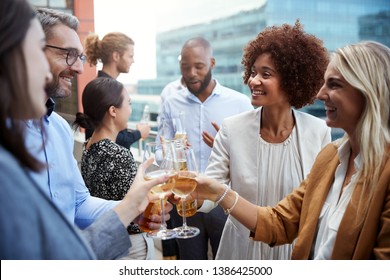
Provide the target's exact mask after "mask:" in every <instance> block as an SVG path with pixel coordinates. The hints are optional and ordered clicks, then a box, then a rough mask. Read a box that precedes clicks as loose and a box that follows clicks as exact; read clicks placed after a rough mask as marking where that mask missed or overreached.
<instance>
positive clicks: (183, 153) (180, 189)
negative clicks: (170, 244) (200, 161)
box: [172, 142, 199, 239]
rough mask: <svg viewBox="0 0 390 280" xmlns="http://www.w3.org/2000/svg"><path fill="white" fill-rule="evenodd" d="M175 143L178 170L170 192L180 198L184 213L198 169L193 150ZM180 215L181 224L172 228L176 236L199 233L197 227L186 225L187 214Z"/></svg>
mask: <svg viewBox="0 0 390 280" xmlns="http://www.w3.org/2000/svg"><path fill="white" fill-rule="evenodd" d="M175 145H176V156H177V160H178V162H179V166H180V170H179V171H178V174H177V177H176V182H175V184H174V187H173V189H172V192H173V193H174V194H175V195H177V196H179V197H180V198H181V205H182V213H186V207H185V201H186V198H187V197H188V195H189V194H191V193H192V192H193V191H194V190H195V188H196V185H197V182H196V180H195V178H196V176H198V169H197V165H196V161H195V155H194V152H193V150H192V149H191V148H189V147H186V148H185V147H184V146H183V145H181V144H180V142H176V143H175ZM182 216H183V225H182V226H181V227H177V228H174V230H175V231H176V232H177V236H176V238H182V239H187V238H191V237H195V236H197V235H198V234H199V229H198V228H196V227H190V226H188V225H187V220H186V216H187V215H182Z"/></svg>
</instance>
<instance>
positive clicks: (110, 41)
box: [84, 32, 134, 66]
mask: <svg viewBox="0 0 390 280" xmlns="http://www.w3.org/2000/svg"><path fill="white" fill-rule="evenodd" d="M129 45H134V41H133V39H131V38H130V37H128V36H127V35H125V34H123V33H120V32H111V33H107V35H105V36H104V37H103V39H102V40H99V36H98V35H97V34H95V33H90V34H88V36H87V37H86V38H85V41H84V47H85V54H86V55H87V61H88V63H89V64H90V65H91V66H92V65H95V66H96V65H97V63H98V61H99V60H101V62H102V63H103V64H106V63H108V62H109V61H110V58H111V54H112V53H113V52H115V51H117V52H119V53H120V54H121V55H122V54H123V53H124V52H125V51H126V49H127V48H128V46H129Z"/></svg>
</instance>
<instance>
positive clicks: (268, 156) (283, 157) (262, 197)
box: [248, 127, 304, 260]
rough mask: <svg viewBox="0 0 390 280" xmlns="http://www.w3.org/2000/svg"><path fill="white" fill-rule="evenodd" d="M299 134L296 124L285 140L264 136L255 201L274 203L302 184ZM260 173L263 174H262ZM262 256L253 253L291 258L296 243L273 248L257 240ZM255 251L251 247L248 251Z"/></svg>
mask: <svg viewBox="0 0 390 280" xmlns="http://www.w3.org/2000/svg"><path fill="white" fill-rule="evenodd" d="M297 139H298V135H297V131H296V128H295V127H294V128H293V130H292V132H291V134H290V136H289V137H288V138H287V139H286V140H285V141H284V142H282V143H268V142H266V141H264V140H263V139H262V138H261V136H260V139H259V142H258V147H257V154H258V156H257V160H258V163H257V165H258V166H259V174H260V175H259V176H258V183H257V184H258V187H257V190H258V195H257V201H256V203H255V204H257V205H261V206H275V205H276V204H277V203H278V202H279V201H280V200H281V199H282V198H284V197H285V196H286V195H288V194H289V193H291V192H292V190H293V188H296V187H299V185H300V183H301V181H302V180H303V179H304V178H303V177H302V174H303V173H304V172H303V171H302V164H301V156H300V154H299V151H298V140H297ZM261 174H264V175H263V176H262V175H261ZM256 243H257V244H256V245H257V246H258V247H259V249H260V252H261V256H250V258H251V259H259V257H261V259H264V260H273V259H279V260H288V259H290V258H291V252H292V247H293V245H291V244H286V245H281V246H275V247H270V246H269V245H268V244H265V243H262V242H256ZM254 252H256V250H253V251H252V250H250V252H248V254H250V253H254ZM248 257H249V256H248Z"/></svg>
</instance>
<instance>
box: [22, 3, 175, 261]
mask: <svg viewBox="0 0 390 280" xmlns="http://www.w3.org/2000/svg"><path fill="white" fill-rule="evenodd" d="M37 17H38V19H39V20H40V21H41V24H42V27H43V30H44V32H45V34H46V40H47V45H46V55H47V58H48V61H49V64H50V68H51V71H52V74H53V80H52V82H51V83H50V84H49V85H48V86H47V94H48V100H47V102H46V105H47V108H48V112H47V115H46V116H45V117H43V118H42V120H41V122H42V123H43V127H44V131H41V130H40V128H39V127H40V126H38V125H36V123H37V121H28V122H27V131H26V146H27V147H28V148H29V150H30V151H31V153H32V154H34V155H35V156H36V158H38V159H39V160H40V161H41V162H43V163H45V164H46V165H47V168H46V169H44V171H42V172H39V173H33V172H31V176H32V177H33V179H34V180H35V181H36V182H37V184H38V185H39V186H40V187H42V190H43V192H45V193H46V194H47V195H48V196H49V197H50V198H51V200H52V201H53V203H54V204H55V205H56V206H57V207H58V208H59V209H60V210H61V211H62V212H63V214H64V215H65V216H66V218H67V219H68V220H69V221H70V222H71V223H75V224H76V225H77V226H78V227H79V228H81V229H85V228H86V227H88V226H89V225H90V224H92V223H93V222H94V221H95V220H96V219H97V218H98V217H100V216H101V215H102V214H104V213H107V212H109V210H111V209H112V208H114V206H116V205H117V204H118V203H119V201H107V200H103V199H100V198H96V197H92V196H91V195H90V193H89V191H88V189H87V187H86V186H85V183H84V181H83V178H82V176H81V174H80V171H79V169H78V166H77V162H76V160H75V158H74V156H73V143H74V140H73V135H72V132H71V129H70V127H69V125H68V123H67V122H66V120H65V119H63V118H62V117H61V116H59V115H58V114H57V113H55V112H53V109H54V101H53V99H52V98H65V97H68V96H70V95H71V92H72V91H71V87H72V80H73V79H74V78H76V76H77V75H79V74H82V73H83V71H84V70H83V63H84V62H85V60H86V57H85V55H84V54H83V46H82V44H81V42H80V39H79V37H78V34H77V29H78V24H79V22H78V20H77V18H76V17H74V16H72V15H69V14H65V13H62V12H57V11H54V10H50V9H45V8H40V9H37ZM168 210H170V209H168ZM98 222H100V221H98ZM159 225H160V224H158V223H155V224H153V223H152V224H150V227H151V228H152V229H154V228H159ZM95 228H96V227H95ZM83 233H84V235H85V237H87V238H88V240H89V241H90V243H91V245H92V247H93V249H94V250H95V253H96V255H97V257H98V258H99V259H113V258H118V257H120V256H121V255H124V254H127V253H128V248H129V246H130V241H129V237H128V236H127V235H126V234H124V233H126V231H125V230H124V229H123V226H122V229H121V224H119V225H118V224H117V223H116V224H115V217H114V219H110V220H109V221H107V223H106V225H104V224H102V227H101V228H100V231H99V232H96V230H95V231H90V230H89V229H86V230H84V231H83ZM102 236H104V239H102ZM64 245H65V246H66V244H64Z"/></svg>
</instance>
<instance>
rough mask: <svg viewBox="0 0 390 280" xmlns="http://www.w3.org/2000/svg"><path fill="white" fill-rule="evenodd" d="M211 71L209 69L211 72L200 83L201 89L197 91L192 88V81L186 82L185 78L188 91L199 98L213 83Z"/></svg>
mask: <svg viewBox="0 0 390 280" xmlns="http://www.w3.org/2000/svg"><path fill="white" fill-rule="evenodd" d="M211 76H212V75H211V69H209V72H207V74H206V76H205V77H204V79H203V80H202V81H200V87H199V88H198V89H197V90H196V89H194V88H193V87H192V86H191V81H190V80H186V79H185V78H184V77H183V79H184V82H185V83H186V85H187V88H188V90H189V91H190V92H191V93H192V94H193V95H195V96H198V95H199V94H200V93H202V92H203V91H204V90H205V89H206V88H207V87H208V86H209V84H210V82H211Z"/></svg>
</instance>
